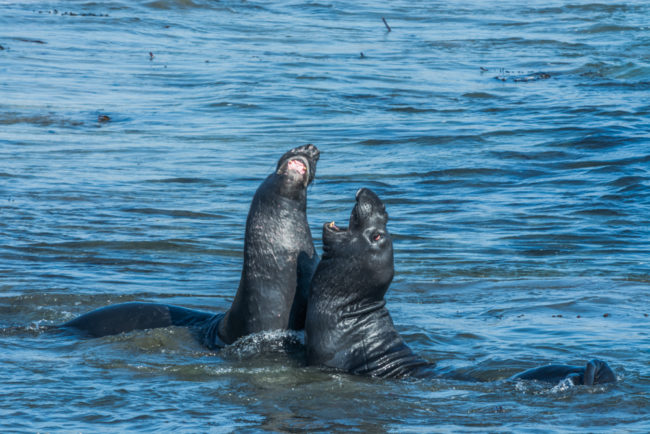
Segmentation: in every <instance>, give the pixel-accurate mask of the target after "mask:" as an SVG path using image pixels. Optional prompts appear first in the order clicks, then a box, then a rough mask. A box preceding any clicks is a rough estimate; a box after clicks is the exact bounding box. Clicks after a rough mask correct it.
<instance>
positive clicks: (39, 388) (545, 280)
mask: <svg viewBox="0 0 650 434" xmlns="http://www.w3.org/2000/svg"><path fill="white" fill-rule="evenodd" d="M382 17H384V18H386V21H387V23H388V25H389V26H390V27H391V31H390V32H388V29H387V27H386V26H385V25H384V23H383V22H382ZM648 17H650V4H648V3H647V2H645V1H611V2H606V3H605V2H603V3H592V2H587V1H584V2H583V1H573V2H570V1H552V0H551V1H544V2H528V3H526V2H512V1H504V2H498V3H494V2H487V1H480V0H476V1H471V2H462V3H461V2H434V1H429V2H420V1H408V2H407V1H403V0H399V1H394V2H390V4H389V5H388V4H386V3H385V2H378V1H369V0H368V1H363V2H338V1H335V2H305V1H292V2H280V3H278V4H276V2H265V1H234V0H231V1H207V0H160V1H135V0H134V1H129V2H127V1H111V2H97V3H95V2H76V1H62V2H45V1H38V0H36V1H30V2H2V3H0V47H2V48H1V49H0V259H1V262H0V329H1V330H0V384H2V385H3V387H2V388H1V390H0V415H2V417H1V418H0V429H1V430H2V431H7V430H12V431H58V430H64V431H83V432H95V431H125V430H129V431H134V430H142V431H171V430H175V431H189V432H197V431H198V432H202V431H216V432H221V431H238V432H240V431H251V432H256V431H262V430H271V431H310V432H312V431H319V430H320V431H373V432H383V431H390V432H422V431H431V430H437V431H475V430H476V431H500V432H521V431H526V430H529V431H547V430H556V431H575V430H585V431H590V432H593V431H603V432H605V431H610V430H612V429H616V430H624V431H637V432H647V431H649V430H650V411H649V409H650V374H649V368H650V336H649V333H648V330H649V329H650V328H649V323H650V319H649V318H648V315H650V291H649V290H650V247H649V244H650V217H649V216H650V212H649V210H650V194H649V192H650V50H649V49H648V47H650V20H649V18H648ZM305 143H314V144H315V145H317V146H318V147H319V149H321V160H320V162H319V167H318V171H317V176H316V181H315V183H314V185H313V186H312V187H311V188H310V190H309V203H308V214H309V221H310V224H311V227H312V232H313V234H314V237H315V240H316V245H317V249H318V250H319V251H320V248H321V244H320V230H321V229H320V228H321V225H322V223H323V222H325V221H331V220H337V221H340V222H345V220H346V219H347V217H348V216H349V211H350V209H351V207H352V205H353V202H354V193H355V191H356V190H357V189H358V188H359V187H362V186H366V187H370V188H372V189H373V190H375V191H376V192H377V193H378V194H379V195H380V196H381V197H382V198H383V199H384V200H385V202H386V204H387V209H388V212H389V214H390V218H391V220H390V223H389V229H390V231H391V232H392V233H393V234H394V238H395V266H396V276H395V280H394V283H393V285H392V287H391V289H390V290H389V292H388V295H387V301H388V305H387V306H388V308H389V310H390V311H391V313H392V316H393V319H394V321H395V324H396V326H397V328H398V329H399V331H400V332H401V333H402V334H403V335H404V337H405V339H406V341H407V342H408V343H409V345H410V346H411V347H412V348H413V349H414V350H416V351H417V352H418V353H419V354H421V355H422V356H423V357H424V358H426V359H428V360H430V361H432V362H436V363H437V364H438V366H440V367H442V368H444V367H448V368H450V369H456V370H460V371H462V372H467V373H470V374H471V375H473V376H476V377H478V378H481V379H483V380H486V381H485V382H482V383H464V382H454V381H450V380H434V381H376V380H370V379H364V378H358V377H351V376H347V375H339V374H333V373H327V372H321V371H319V370H318V369H316V368H310V367H304V366H302V365H301V363H300V362H299V361H296V360H294V359H292V358H290V357H287V356H286V355H283V353H282V351H277V352H274V351H266V350H264V348H265V346H268V345H270V343H273V342H276V341H277V339H276V337H274V336H273V335H270V336H269V335H264V336H252V337H250V338H248V339H245V340H244V341H242V342H239V343H238V344H236V345H234V346H232V347H229V348H227V349H226V350H224V351H222V352H221V353H212V352H209V351H207V350H206V349H204V348H202V347H201V346H199V345H198V344H196V343H195V342H194V341H193V340H192V338H191V336H190V335H189V333H188V332H187V331H186V330H184V329H182V328H171V329H160V330H151V331H144V332H134V333H130V334H127V335H120V336H113V337H107V338H102V339H94V340H92V339H90V340H79V339H76V338H73V337H70V336H65V335H59V334H56V333H51V332H47V331H46V330H45V329H46V328H47V326H50V325H53V324H58V323H61V322H63V321H66V320H68V319H71V318H73V317H75V316H76V315H78V314H80V313H83V312H86V311H88V310H90V309H93V308H96V307H100V306H103V305H106V304H110V303H116V302H122V301H131V300H143V301H158V302H165V303H174V304H179V305H183V306H188V307H193V308H201V309H206V310H211V311H223V310H225V309H227V308H228V306H229V305H230V302H231V301H232V298H233V296H234V293H235V290H236V287H237V284H238V281H239V276H240V270H241V263H242V248H243V235H244V224H245V218H246V214H247V211H248V206H249V201H250V199H251V198H252V195H253V193H254V191H255V189H256V188H257V186H258V185H259V183H260V182H261V180H262V179H263V178H264V177H265V176H266V175H267V174H268V173H270V171H271V170H273V168H274V166H275V162H276V160H277V158H278V157H279V156H280V155H282V153H283V152H284V151H286V150H287V149H289V148H292V147H294V146H297V145H300V144H305ZM296 338H297V339H301V336H297V337H296ZM280 340H281V339H280ZM594 357H597V358H601V359H604V360H607V361H609V363H610V364H611V366H612V367H613V368H614V370H615V371H616V373H617V375H618V377H619V380H620V381H619V384H618V385H616V386H614V387H611V386H610V387H602V386H598V387H593V388H585V387H573V388H569V387H565V386H552V385H551V386H543V385H537V384H528V385H522V384H513V383H509V382H507V381H504V380H505V379H506V378H507V377H509V376H510V375H512V374H514V373H516V372H519V371H521V370H523V369H526V368H529V367H532V366H538V365H541V364H545V363H551V362H559V363H571V364H583V363H585V362H586V360H588V359H590V358H594Z"/></svg>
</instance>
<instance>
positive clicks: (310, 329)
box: [305, 188, 616, 385]
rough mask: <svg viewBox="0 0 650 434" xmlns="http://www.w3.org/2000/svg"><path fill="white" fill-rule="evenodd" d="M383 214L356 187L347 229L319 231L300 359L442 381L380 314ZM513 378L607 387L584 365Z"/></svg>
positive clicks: (386, 265)
mask: <svg viewBox="0 0 650 434" xmlns="http://www.w3.org/2000/svg"><path fill="white" fill-rule="evenodd" d="M387 222H388V214H387V213H386V209H385V207H384V204H383V203H382V201H381V200H380V199H379V197H378V196H377V195H376V194H375V193H374V192H372V191H371V190H369V189H366V188H362V189H360V190H359V191H358V192H357V194H356V204H355V206H354V208H353V209H352V213H351V215H350V222H349V226H348V227H347V228H339V227H338V226H336V224H335V223H334V222H331V223H326V224H325V225H324V226H323V256H322V259H321V261H320V263H319V264H318V268H317V269H316V272H315V274H314V277H313V278H312V284H311V289H310V292H309V301H308V304H307V320H306V322H305V343H306V346H307V362H308V364H310V365H317V366H322V367H326V368H330V369H335V370H339V371H345V372H348V373H352V374H362V375H369V376H374V377H383V378H386V377H389V378H390V377H393V378H395V377H405V376H415V377H435V376H445V377H448V378H456V379H459V380H468V378H467V377H466V376H463V375H460V374H449V373H437V372H436V371H435V368H434V365H433V364H431V363H429V362H426V361H424V360H423V359H421V358H420V357H418V356H417V355H416V354H414V353H413V351H411V349H410V348H409V347H408V346H407V345H406V343H405V342H404V340H403V339H402V337H401V336H400V335H399V333H398V332H397V330H396V329H395V326H394V324H393V321H392V319H391V317H390V314H389V313H388V310H387V309H386V306H385V305H386V301H385V300H384V295H385V294H386V291H387V290H388V287H389V285H390V283H391V281H392V280H393V274H394V266H393V244H392V241H391V236H390V234H389V232H388V230H387V229H386V223H387ZM515 378H517V379H521V380H538V381H548V382H556V381H560V380H562V379H564V378H570V379H571V380H572V381H573V382H574V384H586V385H592V384H598V383H608V382H615V381H616V376H615V375H614V373H613V372H612V370H611V369H610V368H609V366H608V365H607V363H605V362H602V361H600V360H592V361H591V362H589V363H588V364H587V366H586V367H585V368H580V367H577V366H567V365H550V366H543V367H539V368H534V369H530V370H528V371H525V372H522V373H521V374H519V375H517V376H515Z"/></svg>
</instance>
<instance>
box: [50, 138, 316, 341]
mask: <svg viewBox="0 0 650 434" xmlns="http://www.w3.org/2000/svg"><path fill="white" fill-rule="evenodd" d="M319 156H320V152H319V151H318V149H317V148H316V146H314V145H304V146H300V147H297V148H294V149H291V150H290V151H288V152H287V153H285V154H284V155H283V156H282V157H281V158H280V160H279V161H278V164H277V167H276V170H275V171H274V172H273V173H272V174H270V175H269V176H268V177H267V178H266V179H265V180H264V182H262V184H261V185H260V186H259V188H258V189H257V191H256V193H255V196H254V197H253V200H252V203H251V206H250V210H249V213H248V218H247V220H246V235H245V240H244V265H243V268H242V276H241V280H240V283H239V288H238V290H237V293H236V295H235V299H234V301H233V303H232V305H231V307H230V309H229V310H228V311H227V312H226V313H219V314H216V315H215V314H212V313H208V312H201V311H196V310H192V309H186V308H182V307H178V306H170V305H165V304H157V303H139V302H134V303H122V304H117V305H112V306H107V307H104V308H100V309H96V310H94V311H91V312H89V313H86V314H84V315H81V316H80V317H78V318H76V319H73V320H72V321H69V322H67V323H65V324H63V325H62V326H61V327H63V328H66V329H72V330H76V331H79V332H82V333H84V334H86V335H89V336H92V337H100V336H106V335H111V334H117V333H123V332H128V331H132V330H140V329H149V328H157V327H167V326H172V325H174V326H188V327H191V328H192V329H193V330H194V331H196V333H197V337H198V339H199V340H200V342H201V343H203V344H204V345H205V346H207V347H209V348H219V347H222V346H224V345H226V344H231V343H233V342H235V341H236V340H237V339H238V338H240V337H242V336H246V335H249V334H251V333H257V332H261V331H266V330H286V329H294V330H300V329H302V328H303V327H304V321H305V315H306V304H307V294H308V291H309V284H310V281H311V277H312V275H313V273H314V270H315V269H316V266H317V264H318V259H319V258H318V255H317V254H316V251H315V249H314V243H313V240H312V236H311V231H310V229H309V225H308V223H307V187H308V186H309V184H310V183H311V182H312V181H313V180H314V176H315V175H316V164H317V162H318V158H319Z"/></svg>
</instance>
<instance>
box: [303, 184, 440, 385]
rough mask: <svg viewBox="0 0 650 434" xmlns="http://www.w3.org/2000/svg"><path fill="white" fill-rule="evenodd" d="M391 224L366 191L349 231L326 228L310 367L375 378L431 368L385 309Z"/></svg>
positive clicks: (308, 335)
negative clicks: (416, 352)
mask: <svg viewBox="0 0 650 434" xmlns="http://www.w3.org/2000/svg"><path fill="white" fill-rule="evenodd" d="M387 222H388V214H387V213H386V209H385V207H384V204H383V203H382V202H381V200H380V199H379V197H378V196H377V195H376V194H375V193H374V192H372V191H371V190H369V189H366V188H362V189H360V190H359V191H358V192H357V194H356V205H355V206H354V208H353V209H352V213H351V215H350V222H349V226H348V228H339V227H338V226H336V224H334V222H331V223H326V224H325V225H324V226H323V256H322V258H321V261H320V263H319V264H318V268H317V269H316V273H315V274H314V277H313V278H312V283H311V289H310V293H309V301H308V303H307V320H306V322H305V344H306V346H307V363H308V364H310V365H318V366H323V367H326V368H331V369H336V370H341V371H346V372H349V373H352V374H362V375H370V376H375V377H402V376H407V375H412V374H414V373H415V372H420V371H422V370H423V369H426V368H428V366H429V364H428V363H427V362H425V361H424V360H422V359H420V358H419V357H418V356H416V355H415V354H414V353H413V352H412V351H411V349H410V348H409V347H408V346H407V345H406V343H404V340H403V339H402V337H401V336H400V334H399V333H398V332H397V330H395V326H394V325H393V321H392V319H391V317H390V314H389V313H388V310H387V309H386V307H385V305H386V301H385V300H384V294H386V291H387V290H388V286H389V285H390V283H391V281H392V280H393V270H394V269H393V243H392V240H391V236H390V234H389V233H388V230H387V229H386V223H387Z"/></svg>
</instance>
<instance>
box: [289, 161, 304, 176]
mask: <svg viewBox="0 0 650 434" xmlns="http://www.w3.org/2000/svg"><path fill="white" fill-rule="evenodd" d="M287 169H288V170H293V171H295V172H298V173H299V174H301V175H304V174H305V172H307V166H306V165H305V163H303V162H302V161H300V160H290V161H289V163H288V164H287Z"/></svg>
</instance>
